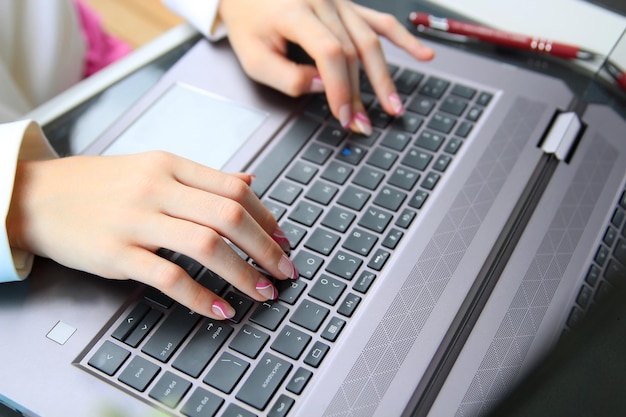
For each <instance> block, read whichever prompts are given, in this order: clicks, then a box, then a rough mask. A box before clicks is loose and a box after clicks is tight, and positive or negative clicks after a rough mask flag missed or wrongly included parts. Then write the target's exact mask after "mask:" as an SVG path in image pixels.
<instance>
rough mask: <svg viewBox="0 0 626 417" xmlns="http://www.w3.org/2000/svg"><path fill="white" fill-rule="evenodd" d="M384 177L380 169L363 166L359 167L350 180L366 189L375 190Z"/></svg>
mask: <svg viewBox="0 0 626 417" xmlns="http://www.w3.org/2000/svg"><path fill="white" fill-rule="evenodd" d="M384 178H385V174H384V173H383V172H382V171H379V170H377V169H374V168H371V167H368V166H364V167H361V168H360V169H359V172H357V174H356V175H355V176H354V178H353V179H352V182H353V183H355V184H356V185H360V186H361V187H364V188H367V189H368V190H375V189H376V188H378V186H379V185H380V183H381V182H382V180H383V179H384Z"/></svg>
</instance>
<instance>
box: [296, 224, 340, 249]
mask: <svg viewBox="0 0 626 417" xmlns="http://www.w3.org/2000/svg"><path fill="white" fill-rule="evenodd" d="M337 242H339V235H336V234H335V233H331V232H327V231H326V230H323V229H315V231H313V234H312V235H311V237H309V239H308V240H307V241H306V243H305V244H304V247H306V248H308V249H311V250H313V251H315V252H317V253H321V254H322V255H328V254H329V253H330V252H332V250H333V249H334V248H335V245H337Z"/></svg>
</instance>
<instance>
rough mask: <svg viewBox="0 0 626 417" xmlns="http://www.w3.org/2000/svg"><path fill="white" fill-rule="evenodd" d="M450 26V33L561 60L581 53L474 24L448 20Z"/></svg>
mask: <svg viewBox="0 0 626 417" xmlns="http://www.w3.org/2000/svg"><path fill="white" fill-rule="evenodd" d="M448 25H449V30H448V31H449V32H450V33H456V34H459V35H464V36H468V37H472V38H476V39H478V40H480V41H483V42H488V43H492V44H495V45H500V46H504V47H508V48H514V49H523V50H528V51H535V52H540V53H546V54H550V55H554V56H558V57H560V58H576V57H577V54H578V51H579V48H578V47H576V46H572V45H566V44H562V43H557V42H553V41H551V40H548V39H541V38H532V37H530V36H526V35H520V34H517V33H509V32H504V31H501V30H497V29H492V28H489V27H485V26H480V25H475V24H472V23H466V22H460V21H454V20H450V19H448Z"/></svg>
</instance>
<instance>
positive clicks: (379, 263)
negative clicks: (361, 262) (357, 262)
mask: <svg viewBox="0 0 626 417" xmlns="http://www.w3.org/2000/svg"><path fill="white" fill-rule="evenodd" d="M389 256H391V254H390V253H389V252H387V251H386V250H383V249H377V250H376V252H374V255H373V256H372V258H371V259H370V261H369V262H368V263H367V267H368V268H371V269H373V270H374V271H380V270H381V269H383V266H385V263H386V262H387V259H389Z"/></svg>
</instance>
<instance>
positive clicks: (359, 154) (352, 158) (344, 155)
mask: <svg viewBox="0 0 626 417" xmlns="http://www.w3.org/2000/svg"><path fill="white" fill-rule="evenodd" d="M365 154H367V150H366V149H365V148H364V147H362V146H359V145H355V144H354V143H348V144H346V145H345V146H344V147H343V149H341V151H340V152H339V153H338V154H337V156H336V158H337V160H339V161H343V162H346V163H348V164H350V165H358V164H359V162H361V160H362V159H363V158H364V157H365Z"/></svg>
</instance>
